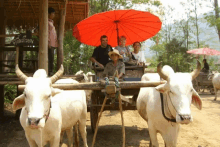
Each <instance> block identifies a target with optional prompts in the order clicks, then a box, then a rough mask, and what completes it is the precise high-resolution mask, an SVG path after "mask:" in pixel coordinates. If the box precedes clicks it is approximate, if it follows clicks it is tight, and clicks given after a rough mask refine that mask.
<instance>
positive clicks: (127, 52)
mask: <svg viewBox="0 0 220 147" xmlns="http://www.w3.org/2000/svg"><path fill="white" fill-rule="evenodd" d="M126 41H127V40H126V37H125V36H120V38H119V46H117V47H115V49H117V50H118V51H119V53H120V55H122V57H123V62H128V61H129V55H131V52H130V49H129V47H128V46H125V45H126Z"/></svg>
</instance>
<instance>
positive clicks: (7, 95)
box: [4, 84, 17, 103]
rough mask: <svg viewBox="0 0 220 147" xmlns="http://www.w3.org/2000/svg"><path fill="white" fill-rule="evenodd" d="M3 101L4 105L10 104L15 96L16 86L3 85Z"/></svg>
mask: <svg viewBox="0 0 220 147" xmlns="http://www.w3.org/2000/svg"><path fill="white" fill-rule="evenodd" d="M4 87H5V89H4V100H5V102H6V103H12V102H13V100H14V98H15V97H16V95H17V88H16V85H8V84H7V85H5V86H4Z"/></svg>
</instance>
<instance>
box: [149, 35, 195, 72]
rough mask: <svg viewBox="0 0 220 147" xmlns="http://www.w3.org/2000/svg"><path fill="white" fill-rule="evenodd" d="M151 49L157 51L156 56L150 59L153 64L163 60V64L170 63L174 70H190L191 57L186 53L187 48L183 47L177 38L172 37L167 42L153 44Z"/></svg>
mask: <svg viewBox="0 0 220 147" xmlns="http://www.w3.org/2000/svg"><path fill="white" fill-rule="evenodd" d="M151 50H153V51H156V52H157V56H156V57H154V58H153V60H152V61H151V62H152V65H153V66H156V65H157V64H158V63H159V62H160V61H163V64H164V65H170V66H171V67H172V68H173V69H174V71H175V72H188V71H189V70H190V63H191V59H190V58H189V55H188V54H187V53H186V51H187V48H185V47H183V46H182V43H181V42H179V41H178V40H177V39H172V40H171V42H170V43H167V44H166V43H163V44H159V45H154V46H152V47H151Z"/></svg>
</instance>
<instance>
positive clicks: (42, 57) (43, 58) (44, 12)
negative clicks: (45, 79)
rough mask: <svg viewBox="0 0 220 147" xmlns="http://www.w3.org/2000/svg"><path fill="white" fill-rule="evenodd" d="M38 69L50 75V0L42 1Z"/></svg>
mask: <svg viewBox="0 0 220 147" xmlns="http://www.w3.org/2000/svg"><path fill="white" fill-rule="evenodd" d="M39 12H40V14H39V27H40V29H39V39H40V41H39V53H38V58H39V60H38V61H39V62H38V68H40V69H45V70H46V72H47V73H48V0H40V7H39Z"/></svg>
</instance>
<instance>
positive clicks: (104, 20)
mask: <svg viewBox="0 0 220 147" xmlns="http://www.w3.org/2000/svg"><path fill="white" fill-rule="evenodd" d="M161 25H162V23H161V21H160V19H159V18H158V17H157V16H155V15H153V14H151V13H149V12H144V11H137V10H113V11H108V12H103V13H97V14H95V15H93V16H91V17H89V18H86V19H85V20H83V21H81V22H79V23H78V24H77V25H76V26H75V27H74V29H73V36H75V38H76V39H77V40H79V41H80V42H82V43H84V44H87V45H91V46H98V45H100V37H101V36H102V35H106V36H108V44H110V45H111V46H112V47H115V46H117V45H118V37H119V36H125V37H126V38H127V42H126V45H131V44H133V43H134V42H135V41H139V42H142V41H145V40H146V39H148V38H151V37H153V36H154V35H156V34H157V33H158V32H159V31H160V28H161Z"/></svg>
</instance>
